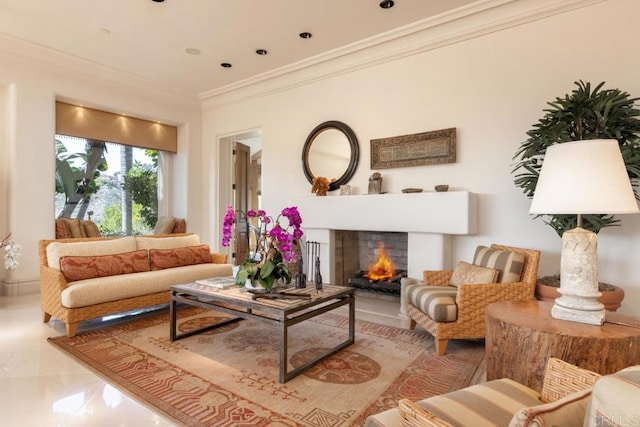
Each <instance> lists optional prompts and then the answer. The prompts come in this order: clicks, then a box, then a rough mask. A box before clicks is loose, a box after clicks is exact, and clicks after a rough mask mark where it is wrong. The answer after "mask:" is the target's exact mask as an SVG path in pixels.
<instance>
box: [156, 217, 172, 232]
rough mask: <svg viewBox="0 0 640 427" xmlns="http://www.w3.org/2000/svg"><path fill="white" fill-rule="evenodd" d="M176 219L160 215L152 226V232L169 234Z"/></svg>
mask: <svg viewBox="0 0 640 427" xmlns="http://www.w3.org/2000/svg"><path fill="white" fill-rule="evenodd" d="M175 223H176V220H175V219H174V218H173V217H172V216H161V217H159V218H158V220H157V221H156V225H155V227H153V234H169V233H171V232H172V231H173V226H174V225H175Z"/></svg>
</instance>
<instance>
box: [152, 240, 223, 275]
mask: <svg viewBox="0 0 640 427" xmlns="http://www.w3.org/2000/svg"><path fill="white" fill-rule="evenodd" d="M149 261H150V262H151V269H152V270H162V269H164V268H174V267H184V266H185V265H194V264H205V263H210V262H211V252H210V250H209V245H200V246H185V247H183V248H175V249H149Z"/></svg>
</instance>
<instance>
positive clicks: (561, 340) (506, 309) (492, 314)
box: [485, 300, 640, 391]
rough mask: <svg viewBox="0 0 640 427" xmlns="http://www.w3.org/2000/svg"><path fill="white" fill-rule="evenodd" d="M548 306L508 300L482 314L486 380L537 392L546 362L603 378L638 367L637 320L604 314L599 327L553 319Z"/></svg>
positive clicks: (639, 337)
mask: <svg viewBox="0 0 640 427" xmlns="http://www.w3.org/2000/svg"><path fill="white" fill-rule="evenodd" d="M552 306H553V303H552V302H546V301H535V300H533V301H509V302H498V303H494V304H491V305H489V306H488V307H487V310H486V337H485V345H486V363H487V380H494V379H499V378H504V377H506V378H511V379H512V380H514V381H517V382H519V383H521V384H524V385H526V386H528V387H529V388H532V389H534V390H537V391H541V389H542V378H543V376H544V369H545V366H546V364H547V360H548V359H549V357H556V358H558V359H561V360H564V361H565V362H568V363H571V364H574V365H577V366H579V367H581V368H584V369H588V370H590V371H593V372H597V373H599V374H602V375H606V374H612V373H614V372H617V371H619V370H620V369H622V368H625V367H627V366H631V365H638V364H640V319H637V318H634V317H630V316H626V315H624V314H620V313H614V312H610V311H607V313H606V318H605V323H604V324H603V325H602V326H594V325H588V324H585V323H577V322H570V321H567V320H559V319H554V318H552V317H551V307H552Z"/></svg>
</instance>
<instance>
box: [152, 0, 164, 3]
mask: <svg viewBox="0 0 640 427" xmlns="http://www.w3.org/2000/svg"><path fill="white" fill-rule="evenodd" d="M152 1H154V2H156V3H164V0H152Z"/></svg>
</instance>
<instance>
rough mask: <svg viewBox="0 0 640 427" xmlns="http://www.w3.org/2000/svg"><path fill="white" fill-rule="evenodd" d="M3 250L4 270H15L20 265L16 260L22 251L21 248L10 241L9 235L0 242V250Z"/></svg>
mask: <svg viewBox="0 0 640 427" xmlns="http://www.w3.org/2000/svg"><path fill="white" fill-rule="evenodd" d="M1 248H4V250H5V254H4V268H6V269H7V270H15V269H16V268H18V265H20V263H19V262H18V258H19V257H20V252H21V251H22V246H20V245H19V244H17V243H16V242H14V241H13V240H11V233H9V235H8V236H7V237H5V238H4V239H2V241H1V242H0V249H1Z"/></svg>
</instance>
